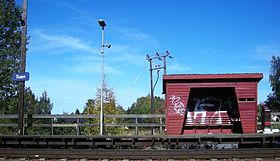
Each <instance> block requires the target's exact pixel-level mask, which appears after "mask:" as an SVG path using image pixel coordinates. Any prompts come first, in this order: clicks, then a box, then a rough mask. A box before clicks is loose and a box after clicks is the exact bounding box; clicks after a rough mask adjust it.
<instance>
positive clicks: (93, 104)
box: [82, 84, 123, 135]
mask: <svg viewBox="0 0 280 161" xmlns="http://www.w3.org/2000/svg"><path fill="white" fill-rule="evenodd" d="M103 94H104V95H103V98H104V101H103V114H104V115H106V114H120V113H122V110H121V109H122V107H121V106H119V105H118V104H117V103H116V97H115V94H114V92H113V89H109V88H108V87H107V84H105V85H104V88H103ZM100 100H101V89H100V88H98V89H97V93H96V97H95V99H89V100H88V101H87V103H86V106H85V108H84V111H83V113H84V114H98V115H99V114H100V103H101V101H100ZM117 122H118V120H117V119H116V118H105V119H104V123H105V124H114V123H117ZM85 123H86V124H94V125H96V126H91V127H85V128H84V129H83V130H82V133H83V134H86V135H96V134H99V129H100V126H98V125H99V124H100V119H87V120H86V121H85ZM104 131H105V133H106V135H120V134H121V133H122V132H123V129H122V128H121V127H117V126H106V127H105V130H104Z"/></svg>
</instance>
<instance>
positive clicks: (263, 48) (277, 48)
mask: <svg viewBox="0 0 280 161" xmlns="http://www.w3.org/2000/svg"><path fill="white" fill-rule="evenodd" d="M254 53H255V55H254V58H255V59H261V60H266V61H270V60H271V57H272V55H280V44H279V43H270V44H265V45H260V46H257V47H256V48H255V52H254Z"/></svg>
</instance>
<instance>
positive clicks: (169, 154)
mask: <svg viewBox="0 0 280 161" xmlns="http://www.w3.org/2000/svg"><path fill="white" fill-rule="evenodd" d="M0 158H7V159H8V158H27V159H36V158H37V159H39V158H44V159H131V160H135V159H137V160H141V159H213V158H215V159H228V158H280V149H273V148H263V149H220V150H212V149H211V150H209V149H208V150H206V149H199V150H182V149H178V150H177V149H176V150H175V149H173V150H115V149H114V150H92V149H0Z"/></svg>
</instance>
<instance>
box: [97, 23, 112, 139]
mask: <svg viewBox="0 0 280 161" xmlns="http://www.w3.org/2000/svg"><path fill="white" fill-rule="evenodd" d="M98 23H99V25H100V26H101V29H102V30H101V98H100V135H103V134H104V129H103V127H104V114H103V88H104V47H107V48H110V47H111V45H108V44H105V43H104V28H105V26H106V23H105V21H104V20H103V19H99V20H98Z"/></svg>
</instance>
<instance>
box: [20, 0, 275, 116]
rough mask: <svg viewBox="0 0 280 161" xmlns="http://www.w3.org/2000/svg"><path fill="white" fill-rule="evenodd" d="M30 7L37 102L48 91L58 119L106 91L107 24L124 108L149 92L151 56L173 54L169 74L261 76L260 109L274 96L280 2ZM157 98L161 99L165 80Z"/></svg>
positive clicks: (71, 2) (152, 0) (126, 0)
mask: <svg viewBox="0 0 280 161" xmlns="http://www.w3.org/2000/svg"><path fill="white" fill-rule="evenodd" d="M18 4H20V5H21V4H22V0H19V1H18ZM28 7H29V8H28V35H29V36H30V40H29V44H28V53H27V71H28V72H30V80H29V81H28V82H27V86H30V87H31V88H32V90H33V92H34V93H35V94H36V95H37V96H40V95H41V93H42V92H43V91H45V90H46V91H47V92H48V94H49V97H50V98H51V101H52V102H53V104H54V108H53V111H52V113H54V114H58V113H62V112H68V113H71V112H74V111H75V110H76V108H78V109H80V111H82V110H83V108H84V106H85V103H86V101H87V100H88V99H89V98H94V97H95V94H96V89H97V87H100V63H101V57H100V47H101V29H100V26H99V25H98V23H97V21H98V19H100V18H103V19H104V20H105V21H106V24H107V26H106V28H105V41H106V42H107V43H109V44H111V45H112V47H111V48H110V49H105V71H106V78H107V82H108V85H109V86H110V87H112V88H113V90H114V92H115V94H116V97H117V102H118V104H120V105H121V106H123V107H124V108H125V109H126V108H127V107H129V106H131V104H132V103H133V102H135V101H136V99H137V98H138V97H141V96H146V95H147V94H148V93H150V84H149V70H148V69H149V63H148V61H147V60H146V59H145V58H146V54H149V55H153V54H155V53H156V52H159V53H164V52H165V51H166V50H168V51H169V52H170V54H171V55H172V56H173V57H174V59H169V60H168V62H167V73H168V74H175V73H200V74H203V73H243V72H246V73H247V72H261V73H263V74H264V79H263V80H262V81H261V82H260V83H259V102H260V101H264V100H265V99H266V96H267V95H268V94H269V93H270V91H271V89H270V86H269V82H268V76H269V68H270V59H271V56H272V55H280V54H279V53H280V21H279V19H280V12H279V11H280V1H278V0H266V1H263V0H255V1H253V0H141V1H131V0H106V1H100V0H79V1H75V0H55V1H54V0H39V1H38V0H29V4H28ZM157 63H160V62H155V63H154V64H157ZM161 73H162V72H161ZM155 92H156V95H158V96H161V97H162V95H161V92H162V82H161V81H160V82H159V83H158V85H157V86H156V89H155Z"/></svg>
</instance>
